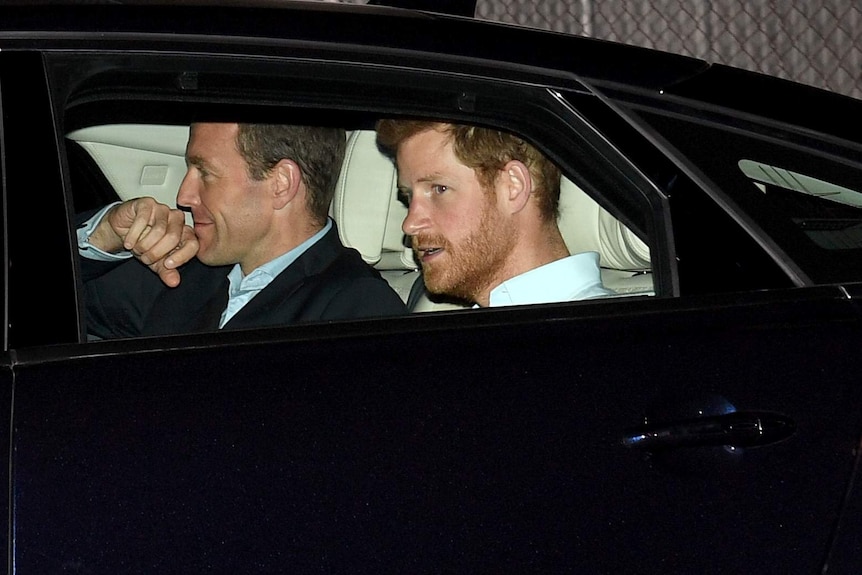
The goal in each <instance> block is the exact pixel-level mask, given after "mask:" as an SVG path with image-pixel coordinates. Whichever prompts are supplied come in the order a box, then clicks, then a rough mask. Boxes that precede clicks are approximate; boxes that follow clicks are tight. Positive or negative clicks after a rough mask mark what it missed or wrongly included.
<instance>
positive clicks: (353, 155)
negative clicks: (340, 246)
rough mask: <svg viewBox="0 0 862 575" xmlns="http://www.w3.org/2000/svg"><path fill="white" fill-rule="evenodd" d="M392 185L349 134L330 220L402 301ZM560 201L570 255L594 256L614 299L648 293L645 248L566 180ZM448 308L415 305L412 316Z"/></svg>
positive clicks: (407, 277)
mask: <svg viewBox="0 0 862 575" xmlns="http://www.w3.org/2000/svg"><path fill="white" fill-rule="evenodd" d="M396 185H397V176H396V173H395V166H394V165H393V163H392V161H391V160H390V159H389V158H387V157H386V156H384V155H383V154H382V153H381V152H380V151H379V150H378V149H377V145H376V139H375V135H374V132H373V131H356V132H353V133H351V134H350V136H349V139H348V149H347V157H346V159H345V162H344V165H343V167H342V170H341V176H340V178H339V181H338V188H337V190H336V193H335V199H334V201H333V204H332V210H331V214H332V216H333V218H334V219H335V221H336V222H338V226H339V231H340V233H341V241H342V242H343V243H344V244H345V245H349V246H352V247H354V248H356V249H357V250H359V252H360V253H361V254H362V257H363V259H365V261H366V262H368V263H370V264H372V265H374V266H375V267H376V268H377V269H379V270H380V271H381V273H382V274H383V276H384V277H385V278H386V279H387V280H388V281H389V282H390V285H392V286H393V288H394V289H395V290H396V291H397V292H398V293H399V294H400V295H401V296H402V298H403V299H404V300H405V301H406V300H407V296H408V295H409V291H410V288H411V286H412V284H413V282H414V281H415V279H416V278H417V276H418V271H417V268H418V266H417V265H416V263H415V261H414V260H413V254H412V251H411V250H410V249H409V248H405V247H404V236H403V232H402V231H401V222H402V221H403V220H404V217H405V216H406V215H407V208H406V207H405V206H404V205H403V204H401V203H400V202H399V201H398V199H397V195H396ZM560 196H561V197H560V230H561V232H562V234H563V238H564V239H565V241H566V245H567V246H568V247H569V251H570V252H572V253H580V252H584V251H596V252H598V253H599V254H600V258H601V266H602V268H603V269H602V280H603V282H604V284H605V286H607V287H609V288H611V289H613V290H614V291H616V292H617V293H619V294H644V293H646V294H651V293H653V285H652V276H651V274H650V273H649V270H650V254H649V248H648V247H647V246H646V244H644V243H643V242H642V241H641V240H640V239H639V238H638V237H637V236H635V235H634V233H632V232H631V230H629V229H628V228H626V227H625V226H623V225H622V224H621V223H620V222H619V221H618V220H617V219H616V218H614V217H613V216H612V215H611V214H610V213H609V212H607V211H606V210H605V209H603V208H601V207H600V206H599V205H598V204H597V203H596V202H595V201H594V200H593V199H592V198H590V197H589V196H588V195H587V194H585V193H584V192H583V191H582V190H580V189H579V188H578V187H577V186H575V185H574V184H573V183H572V182H571V181H569V180H568V179H567V178H563V184H562V188H561V194H560ZM453 307H457V306H453V305H451V304H435V303H434V302H431V301H430V300H428V299H422V300H420V302H419V304H418V305H417V307H416V308H414V311H432V310H435V311H436V310H440V309H449V308H453Z"/></svg>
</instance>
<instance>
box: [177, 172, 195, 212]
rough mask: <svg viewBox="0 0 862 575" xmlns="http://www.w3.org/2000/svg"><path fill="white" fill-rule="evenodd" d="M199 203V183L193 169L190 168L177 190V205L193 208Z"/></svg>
mask: <svg viewBox="0 0 862 575" xmlns="http://www.w3.org/2000/svg"><path fill="white" fill-rule="evenodd" d="M199 203H200V194H199V193H198V183H197V182H196V181H195V175H194V173H193V170H188V171H187V172H186V175H185V177H184V178H183V181H182V182H180V189H179V190H178V191H177V207H180V208H191V207H194V206H196V205H198V204H199Z"/></svg>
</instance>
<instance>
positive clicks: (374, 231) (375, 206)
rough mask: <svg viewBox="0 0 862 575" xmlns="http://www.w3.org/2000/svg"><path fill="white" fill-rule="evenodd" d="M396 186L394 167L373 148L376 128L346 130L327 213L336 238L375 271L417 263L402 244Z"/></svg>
mask: <svg viewBox="0 0 862 575" xmlns="http://www.w3.org/2000/svg"><path fill="white" fill-rule="evenodd" d="M397 188H398V176H397V174H396V172H395V165H394V164H393V163H392V160H390V159H389V158H388V157H387V156H385V155H384V154H383V153H381V152H380V151H379V149H378V148H377V136H376V134H375V132H374V131H373V130H356V131H353V132H351V133H350V134H349V135H348V139H347V153H346V155H345V158H344V164H343V165H342V167H341V174H340V175H339V178H338V184H337V186H336V189H335V197H334V198H333V200H332V207H331V209H330V215H331V216H332V218H333V219H334V220H335V221H336V222H337V223H338V232H339V235H340V236H341V242H342V243H343V244H344V245H346V246H349V247H352V248H353V249H355V250H357V251H358V252H359V253H360V254H361V255H362V259H364V260H365V261H366V262H367V263H369V264H371V265H373V266H375V267H377V268H379V269H415V268H416V267H417V265H416V263H415V262H414V260H413V253H412V250H411V249H410V248H409V247H405V246H404V233H403V232H402V231H401V222H403V221H404V218H405V217H407V208H406V207H405V206H404V204H402V203H401V202H400V201H399V200H398V194H397Z"/></svg>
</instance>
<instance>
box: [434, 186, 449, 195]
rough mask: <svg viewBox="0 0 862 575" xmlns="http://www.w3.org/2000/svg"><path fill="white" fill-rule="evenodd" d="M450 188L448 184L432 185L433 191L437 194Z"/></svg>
mask: <svg viewBox="0 0 862 575" xmlns="http://www.w3.org/2000/svg"><path fill="white" fill-rule="evenodd" d="M448 189H449V188H447V187H446V186H444V185H442V184H433V185H432V186H431V191H432V192H434V193H435V194H442V193H443V192H445V191H446V190H448Z"/></svg>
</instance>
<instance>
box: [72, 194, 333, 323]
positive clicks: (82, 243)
mask: <svg viewBox="0 0 862 575" xmlns="http://www.w3.org/2000/svg"><path fill="white" fill-rule="evenodd" d="M116 203H119V202H116ZM116 203H114V204H111V205H109V206H105V207H104V208H102V209H101V210H99V212H98V213H96V214H95V215H94V216H93V217H91V218H90V219H89V220H87V221H86V222H85V223H84V225H83V226H81V227H79V228H78V230H77V235H78V253H79V254H81V257H85V258H88V259H91V260H98V261H116V260H122V259H128V258H130V257H132V253H131V252H128V251H123V252H119V253H116V254H112V253H108V252H105V251H103V250H100V249H99V248H97V247H96V246H94V245H91V244H90V235H92V233H93V231H94V230H95V229H96V226H97V225H98V224H99V222H100V221H101V220H102V218H103V217H104V215H105V213H106V212H107V211H108V210H109V209H110V208H111V207H112V206H114V205H116ZM330 229H332V220H330V219H327V220H326V225H325V226H323V229H322V230H320V231H319V232H317V233H316V234H314V235H313V236H311V237H310V238H308V239H307V240H305V241H304V242H302V243H301V244H299V245H298V246H296V247H295V248H293V249H292V250H290V251H289V252H287V253H286V254H282V255H280V256H278V257H277V258H275V259H273V260H270V261H268V262H267V263H265V264H263V265H262V266H259V267H257V268H255V269H254V270H252V272H251V273H250V274H248V275H247V276H243V274H242V268H241V267H240V265H239V264H236V265H234V267H233V269H231V270H230V272H229V273H228V274H227V279H228V282H230V287H229V289H228V300H227V307H226V308H225V310H224V311H223V312H222V314H221V320H220V321H219V329H221V328H222V327H224V325H225V324H226V323H227V322H228V321H230V318H232V317H233V316H234V315H236V313H237V312H238V311H239V310H241V309H242V308H243V306H244V305H245V304H247V303H248V302H250V301H251V299H252V298H253V297H254V296H256V295H257V294H258V293H260V292H261V290H263V288H265V287H266V286H268V285H269V284H270V283H271V282H272V280H274V279H275V277H276V276H277V275H278V274H280V273H281V272H283V271H284V270H285V269H287V266H289V265H290V264H292V263H293V262H295V261H296V260H297V258H299V256H301V255H302V254H304V253H305V252H306V251H307V250H308V248H310V247H311V246H313V245H314V244H316V243H317V242H318V241H320V239H321V238H322V237H323V236H325V235H326V232H328V231H329V230H330Z"/></svg>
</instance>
